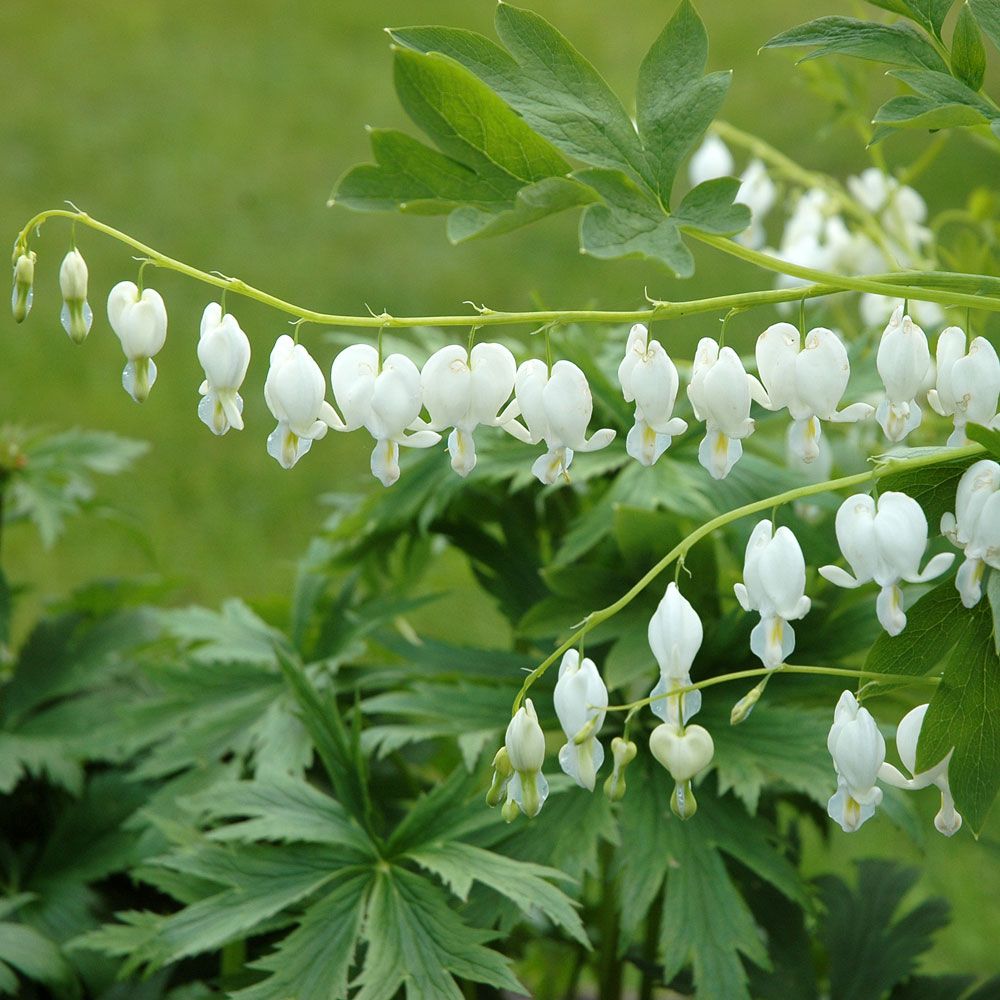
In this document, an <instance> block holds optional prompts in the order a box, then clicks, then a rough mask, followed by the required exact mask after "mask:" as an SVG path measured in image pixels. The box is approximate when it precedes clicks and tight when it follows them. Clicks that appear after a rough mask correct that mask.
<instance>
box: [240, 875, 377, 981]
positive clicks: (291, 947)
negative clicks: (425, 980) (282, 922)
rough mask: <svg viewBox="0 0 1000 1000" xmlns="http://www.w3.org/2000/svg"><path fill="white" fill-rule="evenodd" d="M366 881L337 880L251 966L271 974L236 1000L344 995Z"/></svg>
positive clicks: (364, 877)
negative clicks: (276, 942) (281, 938)
mask: <svg viewBox="0 0 1000 1000" xmlns="http://www.w3.org/2000/svg"><path fill="white" fill-rule="evenodd" d="M370 882H371V875H370V874H369V873H367V872H366V873H363V874H358V875H353V876H350V877H349V878H346V879H344V880H342V881H340V882H339V883H338V884H337V885H336V886H335V887H334V888H333V889H332V890H331V891H330V892H329V893H327V894H326V895H325V896H324V897H323V898H322V899H321V900H320V901H319V902H318V903H314V904H313V905H312V906H310V907H309V909H308V910H306V912H305V915H304V916H303V917H302V919H301V921H300V922H299V925H298V927H297V928H296V929H295V930H294V931H292V933H291V934H289V935H288V936H287V937H285V938H284V939H283V940H282V941H281V943H280V944H279V945H278V946H277V948H275V950H274V951H273V952H271V953H270V954H269V955H266V956H265V957H264V958H260V959H257V960H256V961H255V962H253V963H251V968H254V969H259V970H261V971H264V972H269V973H271V975H270V976H268V978H267V979H265V980H263V981H262V982H260V983H257V984H255V985H254V986H250V987H248V988H247V989H243V990H239V991H238V992H236V993H234V994H233V996H234V997H235V998H237V1000H289V998H290V997H294V998H295V1000H331V998H333V997H346V996H347V995H348V990H347V982H348V976H349V974H350V970H351V966H352V964H353V961H354V953H355V950H356V949H357V945H358V936H359V934H360V932H361V925H362V917H363V914H364V905H365V898H366V895H367V892H368V887H369V884H370Z"/></svg>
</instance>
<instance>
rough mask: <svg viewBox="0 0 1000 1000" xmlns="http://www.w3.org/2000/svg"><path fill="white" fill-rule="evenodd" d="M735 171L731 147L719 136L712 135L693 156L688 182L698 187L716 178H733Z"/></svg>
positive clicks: (689, 163) (689, 167)
mask: <svg viewBox="0 0 1000 1000" xmlns="http://www.w3.org/2000/svg"><path fill="white" fill-rule="evenodd" d="M733 169H734V165H733V154H732V153H730V152H729V147H728V146H727V145H726V144H725V143H724V142H723V141H722V140H721V139H720V138H719V137H718V136H717V135H711V134H710V135H707V136H705V140H704V142H702V144H701V145H700V146H699V147H698V148H697V149H696V150H695V151H694V153H692V155H691V159H690V161H689V162H688V180H690V181H691V187H697V186H698V185H699V184H704V183H705V181H711V180H714V179H715V178H716V177H731V176H732V175H733Z"/></svg>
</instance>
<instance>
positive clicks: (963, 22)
mask: <svg viewBox="0 0 1000 1000" xmlns="http://www.w3.org/2000/svg"><path fill="white" fill-rule="evenodd" d="M951 69H952V72H953V73H954V74H955V76H957V77H958V78H959V79H960V80H961V81H962V82H963V83H966V84H968V85H969V86H970V87H971V88H972V89H973V90H979V88H980V87H981V86H982V85H983V77H984V76H985V75H986V49H985V47H984V46H983V36H982V35H981V34H980V31H979V26H978V25H977V24H976V19H975V17H973V15H972V11H971V10H970V9H969V5H968V4H967V3H963V4H962V7H961V9H960V10H959V12H958V20H957V21H956V22H955V33H954V35H952V38H951Z"/></svg>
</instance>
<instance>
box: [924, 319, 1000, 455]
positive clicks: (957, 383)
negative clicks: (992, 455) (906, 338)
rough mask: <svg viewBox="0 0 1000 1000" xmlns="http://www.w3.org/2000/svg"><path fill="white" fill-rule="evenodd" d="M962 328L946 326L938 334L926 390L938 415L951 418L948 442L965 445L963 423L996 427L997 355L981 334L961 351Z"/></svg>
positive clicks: (999, 392)
mask: <svg viewBox="0 0 1000 1000" xmlns="http://www.w3.org/2000/svg"><path fill="white" fill-rule="evenodd" d="M965 344H966V340H965V331H963V330H962V329H960V328H959V327H957V326H949V327H948V328H947V329H946V330H942V331H941V335H940V336H939V337H938V342H937V351H936V354H935V360H936V361H937V378H936V382H935V387H934V388H933V389H931V390H930V391H929V392H928V393H927V402H928V403H930V405H931V409H932V410H934V411H935V412H937V413H940V414H941V416H942V417H954V420H955V429H954V431H952V434H951V437H949V438H948V444H949V445H951V446H952V447H960V446H961V445H964V444H968V441H967V439H966V436H965V427H966V425H967V424H970V423H971V424H981V425H982V426H983V427H996V428H997V429H1000V414H998V413H997V400H998V399H1000V358H998V357H997V352H996V350H995V349H994V347H993V345H992V344H991V343H990V342H989V341H988V340H987V339H986V338H985V337H976V338H975V339H974V340H973V341H972V343H971V344H969V350H968V353H966V350H965Z"/></svg>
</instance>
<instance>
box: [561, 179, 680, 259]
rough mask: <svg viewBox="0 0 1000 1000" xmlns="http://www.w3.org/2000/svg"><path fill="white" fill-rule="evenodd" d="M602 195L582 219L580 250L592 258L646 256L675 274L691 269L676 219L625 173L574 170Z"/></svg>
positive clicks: (585, 182)
mask: <svg viewBox="0 0 1000 1000" xmlns="http://www.w3.org/2000/svg"><path fill="white" fill-rule="evenodd" d="M574 177H576V179H577V180H580V181H582V182H583V183H584V184H588V185H589V186H590V187H592V188H593V189H594V190H595V191H597V193H598V194H599V195H600V196H601V199H602V203H601V204H599V205H589V206H588V207H587V208H585V209H584V212H583V217H582V218H581V219H580V249H581V250H582V251H583V252H584V253H588V254H590V255H591V256H593V257H599V258H602V259H607V258H613V257H648V258H650V259H651V260H655V261H659V262H660V263H661V264H666V266H667V267H669V268H670V270H671V271H673V272H674V274H676V275H677V277H679V278H688V277H690V276H691V275H692V274H693V273H694V258H693V257H692V256H691V251H690V250H688V248H687V247H686V246H685V245H684V241H683V240H682V239H681V236H680V232H679V231H678V229H677V225H676V223H674V221H673V220H672V219H670V218H669V217H668V216H667V215H665V214H664V212H663V209H662V208H661V206H660V205H659V204H658V203H657V202H655V201H654V200H653V199H652V198H650V197H649V195H647V194H646V193H645V192H644V191H643V190H642V189H641V188H639V186H638V185H637V184H636V183H635V182H634V181H632V180H630V179H629V178H628V177H627V176H626V175H625V174H623V173H621V172H619V171H616V170H581V171H577V172H576V173H575V174H574Z"/></svg>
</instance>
